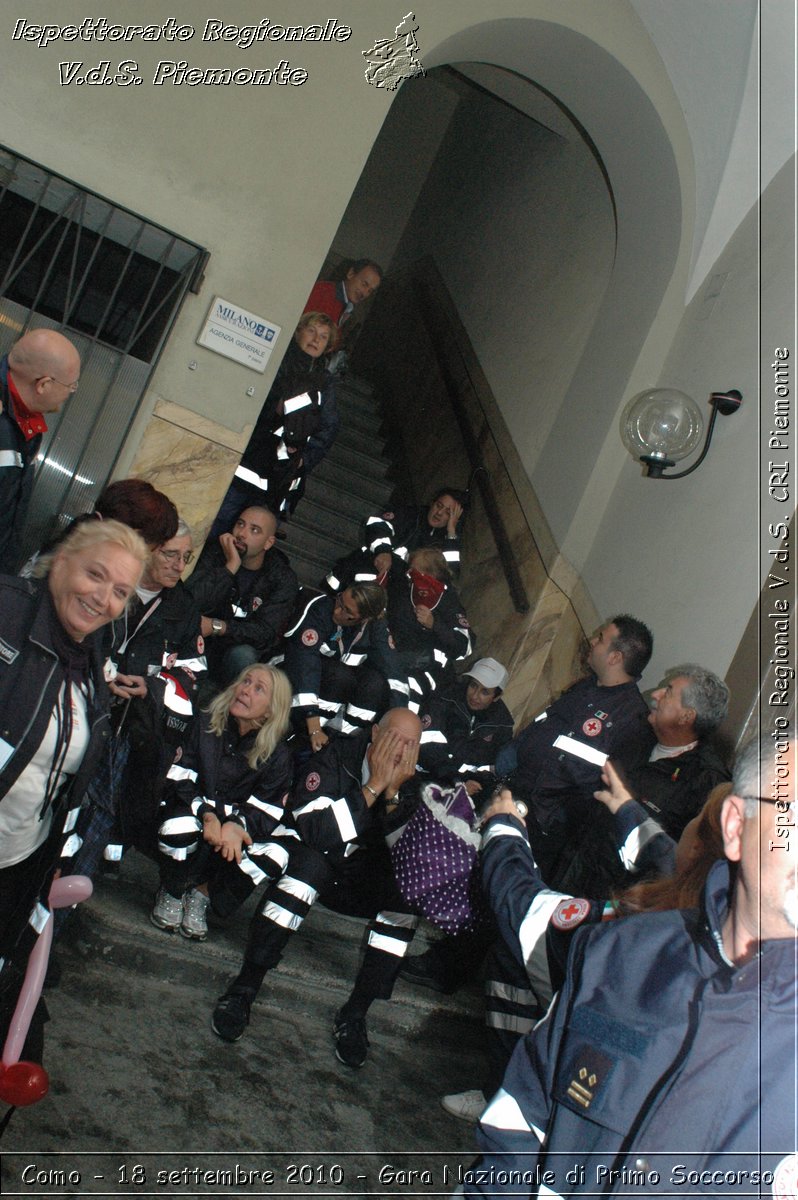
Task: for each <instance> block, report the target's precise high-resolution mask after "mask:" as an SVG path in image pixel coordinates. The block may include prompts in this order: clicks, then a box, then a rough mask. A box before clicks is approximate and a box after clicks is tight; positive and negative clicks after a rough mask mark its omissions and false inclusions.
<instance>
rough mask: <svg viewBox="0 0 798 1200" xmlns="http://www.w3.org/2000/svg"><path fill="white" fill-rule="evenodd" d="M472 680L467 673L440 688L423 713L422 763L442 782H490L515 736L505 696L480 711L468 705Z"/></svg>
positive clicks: (422, 765) (431, 774) (421, 765)
mask: <svg viewBox="0 0 798 1200" xmlns="http://www.w3.org/2000/svg"><path fill="white" fill-rule="evenodd" d="M469 682H470V680H469V679H468V678H467V677H465V676H463V677H462V678H460V679H458V680H456V681H455V682H454V683H452V684H450V685H449V686H448V687H446V688H444V689H443V691H441V692H436V693H435V695H434V696H433V697H432V698H431V700H430V701H429V703H428V704H427V706H426V708H425V709H422V711H421V713H420V716H421V747H420V750H419V756H418V761H419V766H420V767H421V770H422V771H423V772H424V773H425V774H426V775H430V776H432V778H433V779H435V780H438V781H439V782H441V783H449V782H451V781H453V780H455V779H464V780H467V779H473V780H476V781H478V782H480V783H482V784H486V783H489V782H490V779H491V778H492V772H493V764H494V763H495V761H496V755H497V754H498V752H499V750H500V749H501V748H502V746H506V745H507V744H508V742H510V741H511V739H512V736H513V718H512V716H511V714H510V710H509V709H508V707H507V705H506V704H505V703H504V701H503V700H502V699H501V698H499V699H496V700H494V701H493V703H492V704H490V705H489V706H488V708H485V709H482V711H480V712H473V711H472V710H471V709H470V708H469V707H468V701H467V699H466V694H467V691H468V685H469Z"/></svg>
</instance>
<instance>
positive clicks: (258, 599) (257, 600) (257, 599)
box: [252, 596, 263, 612]
mask: <svg viewBox="0 0 798 1200" xmlns="http://www.w3.org/2000/svg"><path fill="white" fill-rule="evenodd" d="M261 604H263V597H262V596H253V597H252V611H253V612H257V611H258V609H259V608H260V606H261Z"/></svg>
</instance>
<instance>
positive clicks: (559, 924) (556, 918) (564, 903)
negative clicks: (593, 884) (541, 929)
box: [551, 896, 590, 930]
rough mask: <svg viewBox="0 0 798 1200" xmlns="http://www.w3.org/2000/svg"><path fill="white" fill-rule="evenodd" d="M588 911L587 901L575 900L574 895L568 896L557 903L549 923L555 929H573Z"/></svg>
mask: <svg viewBox="0 0 798 1200" xmlns="http://www.w3.org/2000/svg"><path fill="white" fill-rule="evenodd" d="M589 912H590V903H589V901H587V900H577V899H576V897H571V896H569V897H568V899H567V900H561V901H560V903H559V904H558V905H557V907H556V908H555V910H554V912H553V913H552V918H551V923H552V925H553V926H554V928H555V929H561V930H567V929H575V928H576V926H577V925H581V924H582V922H583V921H584V919H585V917H586V916H587V914H588V913H589Z"/></svg>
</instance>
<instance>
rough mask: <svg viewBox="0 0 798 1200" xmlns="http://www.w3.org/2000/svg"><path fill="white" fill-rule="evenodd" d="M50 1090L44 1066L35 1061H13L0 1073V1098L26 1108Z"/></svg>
mask: <svg viewBox="0 0 798 1200" xmlns="http://www.w3.org/2000/svg"><path fill="white" fill-rule="evenodd" d="M49 1090H50V1079H49V1077H48V1075H47V1072H46V1071H45V1069H44V1067H43V1066H41V1065H40V1064H39V1063H35V1062H25V1061H24V1060H23V1061H22V1062H15V1063H11V1064H10V1065H9V1066H7V1067H6V1068H5V1069H4V1070H3V1071H2V1074H0V1100H3V1101H4V1102H5V1103H6V1104H14V1105H16V1107H17V1108H26V1107H27V1106H28V1105H29V1104H36V1102H37V1101H38V1100H42V1099H43V1098H44V1097H45V1096H46V1095H47V1093H48V1091H49Z"/></svg>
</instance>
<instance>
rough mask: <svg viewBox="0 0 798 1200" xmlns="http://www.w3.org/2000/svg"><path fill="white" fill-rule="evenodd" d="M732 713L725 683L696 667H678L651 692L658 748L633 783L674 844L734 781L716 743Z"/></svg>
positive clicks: (634, 774)
mask: <svg viewBox="0 0 798 1200" xmlns="http://www.w3.org/2000/svg"><path fill="white" fill-rule="evenodd" d="M728 709H729V689H728V688H727V686H726V684H725V683H724V682H723V680H722V679H719V678H718V676H717V675H715V674H713V672H712V671H708V670H707V669H706V667H700V666H699V665H698V664H697V663H685V664H684V665H682V666H678V667H675V668H674V669H673V670H672V671H669V672H668V675H667V676H666V678H665V680H664V682H663V683H662V685H661V686H660V687H658V688H655V689H654V691H653V692H652V693H651V712H650V713H649V716H648V723H649V725H650V726H651V728H652V729H653V731H654V733H655V735H656V738H657V744H656V746H655V747H654V749H653V750H652V751H651V755H650V756H649V761H648V762H647V763H645V764H644V765H643V766H642V767H640V768H639V769H638V770H637V771H636V772H632V774H631V777H630V785H631V788H632V791H633V792H634V794H635V795H636V796H639V797H640V802H641V803H642V804H643V805H645V807H646V808H647V809H648V810H649V812H650V813H651V814H652V816H654V817H656V819H657V821H658V822H659V824H660V825H662V827H663V829H664V830H665V832H666V833H668V834H670V836H671V837H672V838H673V839H674V841H678V840H679V838H680V837H681V834H682V830H683V829H684V827H685V825H686V824H687V823H688V821H692V819H693V817H694V816H696V814H697V813H698V812H699V811H700V810H701V807H702V805H703V803H704V801H705V800H706V798H707V796H708V795H709V793H710V792H711V790H712V788H713V787H715V785H716V784H718V783H725V782H726V780H728V779H729V771H728V768H727V766H726V764H725V763H724V762H723V761H722V759H721V758H720V756H719V755H718V753H717V751H716V750H715V748H714V746H713V744H712V739H711V735H712V734H713V733H714V732H715V730H716V729H717V727H718V726H719V725H720V723H721V722H722V721H723V720H724V719H725V717H726V713H727V712H728Z"/></svg>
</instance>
